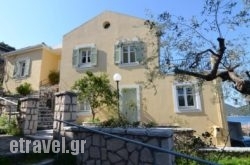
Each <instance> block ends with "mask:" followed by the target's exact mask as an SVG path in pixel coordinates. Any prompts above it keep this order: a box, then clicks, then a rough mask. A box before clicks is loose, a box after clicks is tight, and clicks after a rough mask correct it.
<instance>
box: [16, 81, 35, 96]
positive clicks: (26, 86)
mask: <svg viewBox="0 0 250 165" xmlns="http://www.w3.org/2000/svg"><path fill="white" fill-rule="evenodd" d="M16 91H17V93H19V94H20V95H23V96H26V95H29V94H31V92H32V87H31V84H30V83H27V82H25V83H23V84H21V85H19V86H18V87H16Z"/></svg>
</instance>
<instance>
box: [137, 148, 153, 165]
mask: <svg viewBox="0 0 250 165" xmlns="http://www.w3.org/2000/svg"><path fill="white" fill-rule="evenodd" d="M140 160H141V161H142V162H147V163H153V155H152V153H151V152H150V150H149V149H148V148H143V149H142V151H141V156H140Z"/></svg>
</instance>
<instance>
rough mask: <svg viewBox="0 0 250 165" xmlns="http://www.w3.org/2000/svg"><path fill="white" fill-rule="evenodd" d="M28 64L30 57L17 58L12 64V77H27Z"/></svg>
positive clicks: (29, 64)
mask: <svg viewBox="0 0 250 165" xmlns="http://www.w3.org/2000/svg"><path fill="white" fill-rule="evenodd" d="M23 65H24V66H23ZM30 66H31V60H30V58H19V59H17V60H16V62H15V65H14V70H13V77H14V78H15V79H22V78H26V77H28V76H29V75H30Z"/></svg>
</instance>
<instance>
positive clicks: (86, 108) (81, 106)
mask: <svg viewBox="0 0 250 165" xmlns="http://www.w3.org/2000/svg"><path fill="white" fill-rule="evenodd" d="M78 110H79V112H84V113H87V114H88V113H90V112H91V108H90V105H89V102H88V101H86V100H85V101H79V102H78Z"/></svg>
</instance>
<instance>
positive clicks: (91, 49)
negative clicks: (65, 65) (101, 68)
mask: <svg viewBox="0 0 250 165" xmlns="http://www.w3.org/2000/svg"><path fill="white" fill-rule="evenodd" d="M83 52H88V53H87V54H86V62H82V58H83ZM88 59H89V61H88ZM93 60H94V61H93ZM72 65H73V67H74V68H75V69H77V70H82V69H86V68H91V67H95V66H96V65H97V48H96V45H95V44H83V45H78V46H76V47H74V48H73V55H72Z"/></svg>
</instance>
